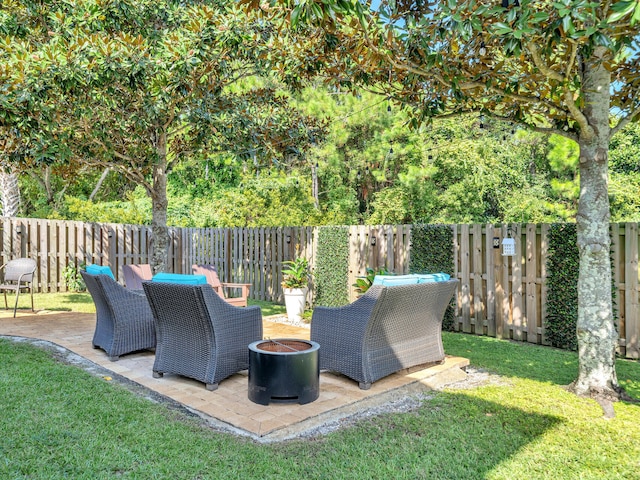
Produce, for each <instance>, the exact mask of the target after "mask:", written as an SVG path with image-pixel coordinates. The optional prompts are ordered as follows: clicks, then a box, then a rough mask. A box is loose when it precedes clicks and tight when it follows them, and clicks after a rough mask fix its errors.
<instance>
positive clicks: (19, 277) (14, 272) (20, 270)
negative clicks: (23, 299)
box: [0, 258, 36, 318]
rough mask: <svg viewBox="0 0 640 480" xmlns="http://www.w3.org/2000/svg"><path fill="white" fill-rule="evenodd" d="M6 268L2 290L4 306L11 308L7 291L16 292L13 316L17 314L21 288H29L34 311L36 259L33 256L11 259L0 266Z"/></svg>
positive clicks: (0, 286) (0, 285) (0, 288)
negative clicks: (33, 284) (33, 283)
mask: <svg viewBox="0 0 640 480" xmlns="http://www.w3.org/2000/svg"><path fill="white" fill-rule="evenodd" d="M0 270H4V276H3V279H2V283H1V284H0V290H2V291H3V292H4V308H5V310H6V309H8V308H9V306H8V304H7V291H9V292H16V303H15V304H14V306H13V317H14V318H15V316H16V310H17V309H18V297H19V296H20V290H22V289H24V288H28V289H29V291H30V292H31V311H32V312H33V286H32V282H33V274H34V272H35V271H36V261H35V260H34V259H32V258H16V259H15V260H9V261H8V262H7V263H5V264H4V265H2V266H1V267H0Z"/></svg>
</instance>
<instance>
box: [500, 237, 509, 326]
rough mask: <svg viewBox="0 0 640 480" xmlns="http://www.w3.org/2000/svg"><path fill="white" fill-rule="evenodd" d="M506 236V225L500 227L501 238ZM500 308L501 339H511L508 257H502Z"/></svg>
mask: <svg viewBox="0 0 640 480" xmlns="http://www.w3.org/2000/svg"><path fill="white" fill-rule="evenodd" d="M506 236H507V227H506V225H505V226H503V227H502V235H501V238H503V239H504V238H505V237H506ZM501 258H502V262H501V263H502V280H501V284H502V308H501V315H500V319H501V322H500V323H501V324H502V338H511V321H510V319H511V283H510V282H509V265H510V263H511V261H510V257H505V256H502V257H501Z"/></svg>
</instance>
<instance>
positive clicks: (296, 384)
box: [249, 338, 320, 405]
mask: <svg viewBox="0 0 640 480" xmlns="http://www.w3.org/2000/svg"><path fill="white" fill-rule="evenodd" d="M319 349H320V345H318V344H317V343H316V342H312V341H310V340H296V339H292V338H278V339H275V340H259V341H257V342H253V343H252V344H251V345H249V400H251V401H252V402H255V403H259V404H260V405H268V404H269V403H299V404H305V403H310V402H313V401H314V400H316V399H317V398H318V395H319V394H320V364H319V363H318V350H319Z"/></svg>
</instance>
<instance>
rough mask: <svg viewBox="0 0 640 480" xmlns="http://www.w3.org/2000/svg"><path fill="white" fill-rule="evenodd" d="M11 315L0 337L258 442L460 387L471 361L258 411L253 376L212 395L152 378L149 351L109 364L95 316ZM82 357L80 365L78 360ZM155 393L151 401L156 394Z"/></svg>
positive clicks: (284, 332) (302, 332)
mask: <svg viewBox="0 0 640 480" xmlns="http://www.w3.org/2000/svg"><path fill="white" fill-rule="evenodd" d="M11 313H12V312H10V311H8V312H7V315H6V316H0V336H8V337H24V338H28V339H38V340H44V341H46V342H51V343H52V344H54V346H59V347H62V348H63V349H65V350H64V351H66V350H68V351H70V352H72V354H75V355H78V356H79V357H74V355H71V359H72V360H73V358H75V360H73V363H76V364H81V365H83V366H84V367H85V368H86V369H88V370H89V371H90V372H92V373H94V374H96V375H99V376H102V377H104V378H105V379H106V378H111V379H112V380H110V381H121V382H122V383H123V385H125V386H127V387H128V388H131V389H132V390H134V391H137V392H138V393H140V392H141V391H142V393H143V394H144V392H145V391H146V392H148V393H147V394H146V395H145V396H148V397H149V398H160V399H164V400H166V401H167V402H169V403H171V404H173V405H180V406H182V407H184V408H186V409H187V410H188V411H190V412H192V413H194V414H197V415H198V416H200V417H201V418H202V419H204V420H205V421H206V422H207V423H208V424H209V425H211V426H212V427H213V428H216V429H220V430H223V431H228V432H232V433H235V434H239V435H244V436H248V437H250V438H252V439H254V440H257V441H264V442H269V441H279V440H284V439H288V438H293V437H296V436H299V435H303V434H305V433H307V432H313V431H314V430H315V429H317V428H318V427H321V426H325V425H328V424H332V423H336V422H337V423H340V422H341V421H343V420H344V419H346V418H348V417H350V416H353V415H357V414H358V413H363V412H366V411H367V410H370V409H373V408H375V407H379V406H382V405H384V404H387V403H389V402H391V401H394V400H398V399H400V398H405V397H406V396H409V395H412V394H417V393H420V392H424V391H427V390H429V389H434V388H439V387H441V386H443V385H446V384H448V383H452V382H456V381H460V380H463V379H464V378H465V377H466V373H465V372H464V370H463V369H464V368H465V367H466V366H467V365H468V364H469V361H468V360H467V359H464V358H459V357H446V358H445V361H444V362H443V363H442V364H436V365H433V364H427V365H420V366H415V367H411V368H408V369H404V370H402V371H400V372H397V373H394V374H392V375H389V376H387V377H384V378H382V379H380V380H378V381H376V382H375V383H373V384H372V386H371V388H370V389H369V390H361V389H360V388H358V384H357V383H356V382H354V381H353V380H351V379H349V378H348V377H346V376H343V375H340V374H334V373H329V372H322V373H321V374H320V395H319V398H318V399H317V400H316V401H314V402H312V403H309V404H305V405H299V404H297V403H286V404H270V405H259V404H256V403H253V402H252V401H250V400H249V398H248V378H247V376H248V372H247V371H246V370H244V371H241V372H239V373H235V374H233V375H231V376H230V377H228V378H227V379H225V380H223V381H221V382H220V385H219V388H218V389H217V390H215V391H209V390H207V389H205V388H203V384H202V383H201V382H199V381H197V380H193V379H189V378H186V377H182V376H178V375H169V374H166V375H164V377H163V378H154V376H153V364H154V360H155V354H154V352H152V351H149V350H146V351H141V352H134V353H131V354H128V355H123V356H121V357H120V359H119V360H118V361H117V362H113V361H110V360H109V357H108V355H107V354H106V353H105V352H104V351H103V350H101V349H94V348H93V347H92V336H93V333H94V330H95V325H96V324H95V318H96V316H95V314H84V313H73V312H61V313H58V312H46V311H41V312H38V313H37V314H32V313H30V312H28V313H27V312H18V315H17V317H16V318H12V317H11V316H10V315H11ZM274 320H277V319H274V318H265V319H263V336H264V338H300V339H309V338H310V332H309V329H308V328H303V327H294V326H291V325H287V324H283V323H278V322H277V321H274ZM80 357H81V358H80ZM151 393H153V394H151Z"/></svg>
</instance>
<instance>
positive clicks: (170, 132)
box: [0, 0, 322, 271]
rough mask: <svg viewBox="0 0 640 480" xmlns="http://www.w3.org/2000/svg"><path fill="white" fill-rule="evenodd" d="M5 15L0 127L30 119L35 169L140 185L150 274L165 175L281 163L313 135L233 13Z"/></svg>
mask: <svg viewBox="0 0 640 480" xmlns="http://www.w3.org/2000/svg"><path fill="white" fill-rule="evenodd" d="M10 7H11V8H10V9H8V10H7V11H6V12H3V16H1V17H0V29H1V30H4V31H6V32H7V33H8V36H6V37H4V38H3V39H2V41H0V46H1V47H2V49H1V50H0V55H2V57H3V59H4V60H5V61H6V62H7V63H6V65H7V68H6V69H0V79H1V80H2V85H3V91H4V92H6V96H4V97H2V98H0V101H3V105H4V106H6V112H11V114H9V113H7V114H6V115H4V117H5V120H4V123H5V124H7V125H8V126H9V125H11V124H14V125H15V124H17V123H18V122H19V121H20V119H25V118H26V119H30V121H29V122H24V121H23V122H22V123H20V129H21V131H22V132H23V138H25V139H29V140H28V142H30V143H31V145H32V148H31V149H27V150H28V152H29V155H30V156H31V157H33V158H34V159H36V160H37V159H41V160H43V161H52V160H55V161H60V159H61V158H64V159H73V160H74V161H77V162H81V163H84V164H89V165H93V166H96V167H100V168H102V169H104V168H111V169H112V170H114V171H116V172H119V173H120V174H121V175H124V176H126V177H127V178H128V179H129V180H131V181H133V182H135V183H137V184H139V185H142V186H144V188H145V189H146V191H147V194H148V196H149V197H150V199H151V201H152V212H153V213H152V216H153V218H152V242H153V244H152V249H151V255H152V256H151V260H150V263H151V264H152V265H153V267H154V268H155V270H156V271H158V270H164V268H165V267H166V264H167V255H168V229H167V203H168V201H167V174H168V172H170V171H171V169H172V168H173V166H174V165H175V164H176V163H177V162H179V161H180V160H181V159H183V158H185V157H187V156H192V155H199V156H202V157H204V156H206V155H207V154H208V153H211V152H215V151H217V152H220V151H231V152H235V153H237V154H238V155H239V156H242V155H243V154H244V155H249V152H253V153H257V154H261V155H263V156H276V155H280V156H281V157H282V156H285V154H286V155H289V153H290V151H291V150H292V149H293V148H294V147H295V149H297V150H303V149H304V148H305V146H306V145H307V144H308V143H309V142H310V141H311V139H312V137H313V136H314V135H315V136H319V135H320V133H321V130H322V127H321V126H320V125H318V123H317V122H315V121H313V120H311V119H309V118H307V117H304V116H302V115H299V114H298V112H297V111H295V110H294V109H292V108H290V107H289V104H288V102H287V98H286V96H285V95H283V94H282V92H279V91H278V89H277V88H275V86H273V85H272V84H271V83H272V82H269V81H268V80H261V79H258V78H257V76H258V75H260V74H261V73H262V72H265V71H266V69H267V66H268V63H269V58H268V57H269V50H268V47H267V44H266V41H265V39H267V38H268V37H269V36H270V35H271V28H270V26H269V24H268V23H266V22H264V21H259V20H257V19H256V18H251V15H248V14H246V13H245V12H244V11H242V10H240V9H238V7H237V6H236V5H235V4H234V3H232V2H225V1H213V2H186V3H184V2H172V1H161V2H157V1H151V0H120V1H113V2H104V1H101V0H74V1H69V2H57V1H55V0H50V1H45V2H36V3H34V2H31V1H30V0H22V1H20V0H16V1H15V2H12V3H11V4H10ZM15 25H22V26H21V27H20V28H18V27H15V28H14V26H15ZM0 118H1V117H0ZM310 132H312V133H311V134H310ZM38 139H44V140H43V141H39V142H38V141H36V140H38ZM38 146H41V148H39V147H38Z"/></svg>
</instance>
